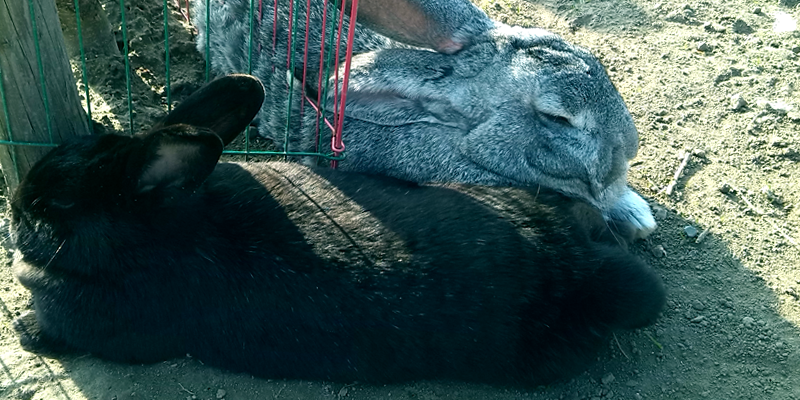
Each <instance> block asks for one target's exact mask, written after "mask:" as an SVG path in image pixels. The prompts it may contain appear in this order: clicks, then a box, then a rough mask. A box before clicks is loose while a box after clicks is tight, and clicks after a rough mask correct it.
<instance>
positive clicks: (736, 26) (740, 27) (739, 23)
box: [733, 18, 753, 35]
mask: <svg viewBox="0 0 800 400" xmlns="http://www.w3.org/2000/svg"><path fill="white" fill-rule="evenodd" d="M733 31H734V32H736V33H739V34H742V35H748V34H751V33H753V28H751V27H750V25H748V24H747V22H745V21H744V20H743V19H741V18H737V19H736V20H735V21H733Z"/></svg>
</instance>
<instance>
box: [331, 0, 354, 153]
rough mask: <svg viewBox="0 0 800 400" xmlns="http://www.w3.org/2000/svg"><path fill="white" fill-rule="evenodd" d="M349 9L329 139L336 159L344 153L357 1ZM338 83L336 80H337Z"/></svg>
mask: <svg viewBox="0 0 800 400" xmlns="http://www.w3.org/2000/svg"><path fill="white" fill-rule="evenodd" d="M352 1H353V2H352V4H351V6H350V7H351V9H350V24H349V26H348V29H347V50H346V51H345V56H344V77H343V78H342V98H341V100H340V101H339V110H338V112H337V113H336V115H337V116H338V117H337V120H336V122H337V123H336V129H335V130H334V132H333V139H331V150H333V156H334V157H338V156H339V154H340V153H342V152H344V143H342V129H343V128H344V110H345V104H346V102H347V84H348V81H349V78H350V60H351V59H352V56H353V37H354V36H355V33H356V17H357V16H358V0H352ZM337 82H338V80H337ZM338 164H339V162H338V161H336V160H333V161H331V167H332V168H336V167H337V166H338Z"/></svg>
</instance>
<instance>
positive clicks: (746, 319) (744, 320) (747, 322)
mask: <svg viewBox="0 0 800 400" xmlns="http://www.w3.org/2000/svg"><path fill="white" fill-rule="evenodd" d="M755 322H756V320H754V319H753V318H750V317H744V318H742V323H743V324H744V325H745V326H751V325H753V324H754V323H755Z"/></svg>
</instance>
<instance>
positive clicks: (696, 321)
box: [690, 315, 706, 324]
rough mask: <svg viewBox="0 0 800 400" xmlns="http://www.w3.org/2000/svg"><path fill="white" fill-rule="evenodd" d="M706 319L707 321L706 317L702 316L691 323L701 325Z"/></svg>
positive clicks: (693, 319)
mask: <svg viewBox="0 0 800 400" xmlns="http://www.w3.org/2000/svg"><path fill="white" fill-rule="evenodd" d="M705 319H706V317H704V316H702V315H700V316H697V317H694V318H692V319H691V321H690V322H692V323H695V324H699V323H701V322H703V320H705Z"/></svg>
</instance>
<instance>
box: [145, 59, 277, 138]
mask: <svg viewBox="0 0 800 400" xmlns="http://www.w3.org/2000/svg"><path fill="white" fill-rule="evenodd" d="M263 102H264V86H263V85H262V84H261V81H259V80H258V79H257V78H255V77H253V76H250V75H228V76H223V77H221V78H219V79H216V80H213V81H211V82H209V83H207V84H206V85H205V86H203V87H202V88H200V89H199V90H197V91H196V92H194V93H193V94H192V95H191V96H189V98H187V99H186V100H184V101H183V102H181V104H179V105H178V106H177V107H175V108H174V109H173V110H172V112H170V113H169V114H168V115H167V116H166V117H165V118H164V120H162V121H161V122H160V123H158V124H156V126H154V127H153V129H151V132H152V131H154V130H156V129H159V128H162V127H168V126H171V125H177V124H187V125H193V126H197V127H202V128H208V129H211V130H212V131H213V132H214V133H216V134H217V135H218V136H219V137H220V138H221V139H222V141H223V143H224V144H226V145H227V144H228V143H230V142H231V141H232V140H233V139H234V138H235V137H236V136H237V135H238V134H239V133H240V132H241V131H243V130H244V129H245V128H246V127H247V125H249V124H250V122H251V121H252V120H253V118H254V117H255V116H256V113H258V111H259V110H260V109H261V103H263Z"/></svg>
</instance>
